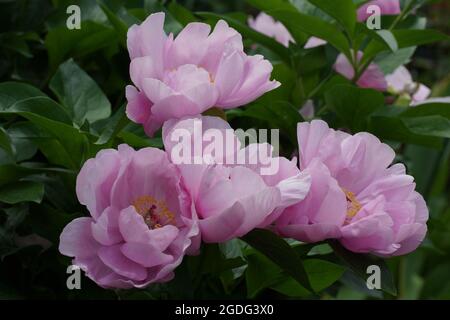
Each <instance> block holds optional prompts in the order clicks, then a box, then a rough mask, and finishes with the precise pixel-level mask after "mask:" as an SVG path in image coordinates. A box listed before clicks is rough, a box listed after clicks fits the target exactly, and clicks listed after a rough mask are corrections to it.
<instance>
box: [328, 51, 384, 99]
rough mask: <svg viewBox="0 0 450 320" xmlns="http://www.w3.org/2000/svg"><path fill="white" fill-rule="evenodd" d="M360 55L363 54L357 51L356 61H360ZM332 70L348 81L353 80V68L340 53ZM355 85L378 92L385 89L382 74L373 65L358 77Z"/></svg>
mask: <svg viewBox="0 0 450 320" xmlns="http://www.w3.org/2000/svg"><path fill="white" fill-rule="evenodd" d="M362 55H363V53H362V52H360V51H359V52H358V54H357V59H358V61H360V60H361V58H362ZM334 69H335V70H336V72H338V73H340V74H341V75H343V76H344V77H346V78H347V79H349V80H351V79H353V77H354V76H355V71H354V70H353V66H352V65H351V63H350V61H348V59H347V57H346V56H345V55H344V54H342V53H341V54H340V55H339V56H338V57H337V59H336V62H335V64H334ZM356 84H357V85H358V86H360V87H361V88H371V89H375V90H378V91H386V89H387V82H386V79H385V78H384V74H383V72H382V71H381V69H380V68H379V67H378V66H377V65H376V64H375V63H371V64H370V65H369V67H368V68H367V69H366V70H365V71H364V72H363V74H362V75H361V76H360V77H359V79H358V81H357V82H356Z"/></svg>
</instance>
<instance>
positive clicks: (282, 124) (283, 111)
mask: <svg viewBox="0 0 450 320" xmlns="http://www.w3.org/2000/svg"><path fill="white" fill-rule="evenodd" d="M239 115H240V116H244V117H251V118H255V119H260V120H264V121H267V122H268V123H269V125H270V127H271V128H277V129H280V130H282V132H285V133H286V134H287V136H288V138H289V139H290V140H291V142H292V143H293V144H294V145H295V144H296V143H297V123H298V122H300V121H301V120H302V117H301V115H300V113H299V112H298V110H297V109H296V108H295V107H294V106H293V105H291V104H290V103H288V102H285V101H278V102H270V101H266V99H264V97H263V100H262V101H261V102H257V103H253V104H251V105H250V106H249V107H248V108H247V109H245V110H244V111H243V112H241V113H240V114H239Z"/></svg>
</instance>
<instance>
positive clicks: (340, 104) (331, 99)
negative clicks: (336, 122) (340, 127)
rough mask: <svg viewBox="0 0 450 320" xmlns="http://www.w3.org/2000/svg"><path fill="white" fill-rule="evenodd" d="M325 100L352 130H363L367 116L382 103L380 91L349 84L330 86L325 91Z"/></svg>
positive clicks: (382, 98) (365, 126)
mask: <svg viewBox="0 0 450 320" xmlns="http://www.w3.org/2000/svg"><path fill="white" fill-rule="evenodd" d="M325 100H326V102H327V105H329V106H330V107H331V108H332V109H333V110H334V111H335V112H336V114H337V115H338V117H339V118H340V119H341V120H342V121H343V122H344V123H345V124H346V125H347V126H348V127H349V128H350V129H351V130H352V132H359V131H364V130H365V129H366V128H367V119H368V116H369V115H370V114H372V113H373V112H374V111H375V110H376V109H378V108H379V107H381V106H383V105H384V97H383V94H381V93H380V92H377V91H375V90H372V89H363V88H359V87H355V86H350V85H336V86H334V87H332V88H331V89H330V90H329V91H327V92H326V93H325Z"/></svg>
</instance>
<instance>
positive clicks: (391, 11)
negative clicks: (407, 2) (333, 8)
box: [357, 0, 402, 22]
mask: <svg viewBox="0 0 450 320" xmlns="http://www.w3.org/2000/svg"><path fill="white" fill-rule="evenodd" d="M370 6H378V7H379V8H380V13H381V15H396V14H400V13H401V11H402V10H401V8H400V1H399V0H372V1H369V2H367V3H366V4H364V5H362V6H361V7H359V8H358V11H357V15H358V21H360V22H363V21H366V20H367V18H368V17H370V16H371V15H372V14H373V13H371V12H367V8H369V7H370Z"/></svg>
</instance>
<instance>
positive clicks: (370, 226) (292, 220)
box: [276, 120, 428, 256]
mask: <svg viewBox="0 0 450 320" xmlns="http://www.w3.org/2000/svg"><path fill="white" fill-rule="evenodd" d="M297 132H298V140H299V150H300V169H301V170H304V171H306V172H307V173H309V174H310V175H311V178H312V183H311V189H310V192H309V194H308V195H307V197H306V198H305V199H304V200H303V201H302V202H300V203H298V204H295V205H294V206H291V207H289V208H288V209H286V210H285V211H284V212H283V213H282V214H281V216H280V217H279V219H278V220H277V221H276V226H277V230H278V232H279V233H280V234H281V235H283V236H285V237H291V238H295V239H298V240H300V241H306V242H316V241H321V240H324V239H330V238H336V239H339V241H340V242H341V243H342V245H343V246H345V247H346V248H347V249H349V250H351V251H354V252H369V253H373V254H377V255H380V256H392V255H394V256H395V255H401V254H405V253H408V252H411V251H413V250H415V249H416V248H417V247H418V246H419V244H420V243H421V242H422V240H423V239H424V237H425V234H426V231H427V226H426V221H427V219H428V209H427V206H426V204H425V201H424V199H423V197H422V196H421V195H420V194H419V193H417V192H416V191H415V190H414V189H415V184H414V181H413V177H411V176H409V175H407V174H406V173H405V167H404V165H403V164H394V165H391V163H392V161H393V160H394V157H395V153H394V151H393V150H392V149H391V148H390V147H389V146H388V145H386V144H384V143H381V142H380V141H379V140H378V138H377V137H375V136H373V135H371V134H370V133H366V132H360V133H357V134H355V135H350V134H347V133H344V132H341V131H335V130H333V129H330V128H329V127H328V125H327V124H326V123H325V122H324V121H321V120H314V121H312V122H311V123H306V122H304V123H300V124H299V125H298V131H297Z"/></svg>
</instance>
